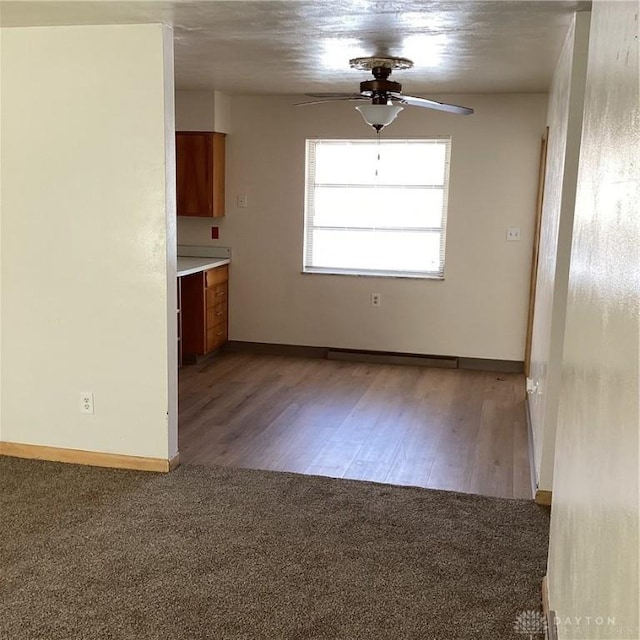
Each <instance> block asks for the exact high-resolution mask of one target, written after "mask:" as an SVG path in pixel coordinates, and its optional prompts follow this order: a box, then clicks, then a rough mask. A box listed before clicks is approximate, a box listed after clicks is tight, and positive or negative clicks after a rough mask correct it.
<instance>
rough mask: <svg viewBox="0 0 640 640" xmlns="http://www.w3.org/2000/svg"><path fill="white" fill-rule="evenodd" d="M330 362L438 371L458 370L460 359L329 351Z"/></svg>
mask: <svg viewBox="0 0 640 640" xmlns="http://www.w3.org/2000/svg"><path fill="white" fill-rule="evenodd" d="M326 357H327V359H328V360H342V361H344V362H372V363H375V364H406V365H409V366H418V367H436V368H438V369H457V368H458V359H457V358H450V357H447V356H423V355H413V354H397V353H385V352H376V351H352V350H347V349H328V350H327V356H326Z"/></svg>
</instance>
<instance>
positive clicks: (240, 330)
mask: <svg viewBox="0 0 640 640" xmlns="http://www.w3.org/2000/svg"><path fill="white" fill-rule="evenodd" d="M445 98H446V97H445ZM451 99H452V100H453V101H456V102H458V103H460V104H468V105H469V106H472V107H474V108H475V109H476V113H475V114H474V115H472V116H470V117H466V118H465V117H456V116H452V115H450V114H443V113H436V112H431V111H426V110H421V109H416V108H410V107H408V108H406V109H405V110H404V111H403V112H402V113H401V114H400V116H399V117H398V120H397V121H396V122H394V123H393V125H392V126H390V127H389V128H388V130H387V131H385V132H383V136H386V137H393V136H399V137H402V136H407V137H420V136H425V137H429V136H440V135H451V136H452V137H453V146H452V160H451V188H450V195H449V226H448V232H447V263H446V279H445V281H444V282H439V281H429V280H409V279H384V278H366V277H353V276H327V275H302V274H301V268H302V235H303V203H304V162H305V138H311V137H328V138H331V137H334V138H341V137H342V138H354V137H355V138H369V139H374V133H373V130H372V129H370V128H368V127H367V126H366V125H365V123H364V122H363V121H362V119H361V116H360V115H359V114H358V113H357V112H356V111H355V109H354V108H353V105H352V104H349V103H344V102H339V103H330V104H321V105H317V106H313V107H295V106H293V103H295V102H297V101H299V99H296V98H292V97H250V96H242V97H234V98H233V99H232V114H231V115H232V118H233V131H232V133H231V134H230V135H229V136H228V139H227V217H226V218H225V219H223V220H221V221H220V222H216V224H219V226H220V228H221V237H220V240H219V242H218V243H217V244H220V245H223V246H231V247H232V250H233V255H232V272H231V282H230V288H231V289H230V338H231V339H233V340H248V341H258V342H272V343H284V344H300V345H316V346H331V347H342V348H355V349H375V350H383V351H386V350H388V351H398V352H410V353H425V354H444V355H459V356H467V357H479V358H496V359H505V360H522V359H523V350H524V334H525V324H526V309H527V300H528V286H529V285H528V278H529V268H530V259H531V254H530V252H531V238H532V232H533V215H534V210H535V199H536V181H537V167H538V153H539V141H540V136H541V134H542V131H543V128H544V118H545V111H546V101H547V97H546V95H500V96H488V95H468V96H452V97H451ZM177 109H178V110H179V107H177ZM238 194H246V195H247V197H248V207H247V208H246V209H239V208H238V207H237V206H236V196H237V195H238ZM389 215H390V216H392V215H393V212H390V213H389ZM510 226H517V227H521V229H522V241H521V242H510V243H508V242H506V241H505V232H506V228H507V227H510ZM210 227H211V223H210V222H208V221H206V220H198V219H181V220H179V224H178V234H179V242H180V243H184V244H212V242H211V241H210V240H209V238H210V235H211V234H210ZM372 292H377V293H381V294H382V306H381V307H380V308H378V309H373V308H372V307H371V306H370V302H369V298H370V294H371V293H372Z"/></svg>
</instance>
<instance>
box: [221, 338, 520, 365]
mask: <svg viewBox="0 0 640 640" xmlns="http://www.w3.org/2000/svg"><path fill="white" fill-rule="evenodd" d="M222 350H223V352H225V353H258V354H267V355H277V356H290V357H302V358H322V359H326V360H343V361H349V362H372V363H378V364H407V365H414V366H422V367H438V368H444V369H471V370H474V371H490V372H495V373H522V371H523V363H522V362H520V361H516V360H492V359H490V358H464V357H460V356H441V355H428V354H421V353H397V352H391V351H370V350H366V349H338V348H333V347H310V346H305V345H295V344H273V343H269V342H245V341H243V340H229V341H228V342H226V343H225V344H224V346H223V347H222Z"/></svg>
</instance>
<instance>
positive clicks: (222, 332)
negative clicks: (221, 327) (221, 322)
mask: <svg viewBox="0 0 640 640" xmlns="http://www.w3.org/2000/svg"><path fill="white" fill-rule="evenodd" d="M223 334H224V331H218V333H216V336H221V335H223Z"/></svg>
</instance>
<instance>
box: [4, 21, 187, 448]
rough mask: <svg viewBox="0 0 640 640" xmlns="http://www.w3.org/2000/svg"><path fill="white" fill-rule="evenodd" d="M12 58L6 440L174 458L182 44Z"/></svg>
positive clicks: (122, 39)
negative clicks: (177, 80)
mask: <svg viewBox="0 0 640 640" xmlns="http://www.w3.org/2000/svg"><path fill="white" fill-rule="evenodd" d="M1 46H2V49H1V65H2V66H1V90H2V96H1V123H0V126H1V130H2V149H1V152H2V166H1V179H2V195H1V198H2V200H1V205H2V210H1V219H0V224H1V238H2V247H1V252H2V263H1V282H2V318H1V320H2V325H1V332H2V389H1V393H2V415H1V422H2V439H3V441H7V442H19V443H28V444H38V445H50V446H55V447H65V448H72V449H84V450H91V451H102V452H113V453H122V454H129V455H140V456H149V457H157V458H167V457H169V456H171V455H173V454H174V453H175V448H176V439H175V433H170V432H172V431H173V432H175V429H176V415H175V413H176V400H175V387H176V349H175V335H176V333H175V332H176V329H175V322H176V321H175V315H176V314H175V308H176V307H175V304H176V298H175V295H176V294H175V258H173V259H171V256H172V255H174V254H175V248H174V247H175V237H174V233H175V229H174V225H173V224H172V223H170V222H169V221H170V220H171V218H172V217H173V216H174V215H175V214H174V208H173V207H174V200H175V195H174V193H173V192H174V190H175V187H174V186H173V177H172V176H173V174H174V168H173V163H174V159H173V154H174V151H173V120H172V115H171V114H172V111H173V105H172V99H173V66H172V50H173V49H172V35H171V32H170V31H169V30H167V29H166V28H165V27H163V26H161V25H146V26H90V27H56V28H48V27H45V28H24V29H23V28H18V29H3V30H2V42H1ZM81 391H92V392H93V393H94V394H95V415H93V416H90V415H81V414H80V411H79V393H80V392H81Z"/></svg>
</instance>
